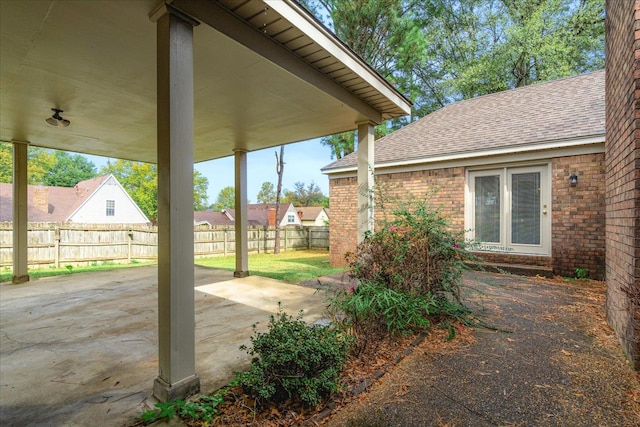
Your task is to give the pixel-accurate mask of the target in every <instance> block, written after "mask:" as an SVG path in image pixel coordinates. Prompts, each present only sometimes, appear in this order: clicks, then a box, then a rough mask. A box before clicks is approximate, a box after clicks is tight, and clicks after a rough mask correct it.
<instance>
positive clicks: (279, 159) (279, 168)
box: [273, 145, 284, 255]
mask: <svg viewBox="0 0 640 427" xmlns="http://www.w3.org/2000/svg"><path fill="white" fill-rule="evenodd" d="M275 154H276V173H277V174H278V187H277V189H276V233H275V234H276V235H275V242H274V245H273V253H274V254H275V255H278V254H279V253H280V224H279V223H278V221H277V219H278V218H280V194H281V193H282V176H283V174H284V145H281V146H280V156H278V152H277V151H276V153H275Z"/></svg>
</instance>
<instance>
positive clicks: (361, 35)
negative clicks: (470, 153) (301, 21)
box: [302, 0, 425, 159]
mask: <svg viewBox="0 0 640 427" xmlns="http://www.w3.org/2000/svg"><path fill="white" fill-rule="evenodd" d="M421 3H422V2H421V1H418V0H320V1H319V2H318V1H313V0H306V1H302V4H303V5H305V6H306V7H307V8H308V9H309V10H310V11H311V12H312V13H315V14H316V16H317V17H318V18H319V19H321V20H324V22H327V23H328V24H329V26H330V27H333V29H334V31H335V33H336V35H337V36H338V37H339V38H340V39H341V40H342V41H344V42H345V43H346V44H347V45H348V46H349V47H350V48H351V49H352V50H353V51H354V52H355V53H357V54H358V55H359V56H360V57H362V58H363V59H364V60H365V61H366V62H367V63H368V64H370V65H371V66H372V67H373V68H374V69H375V70H376V71H377V72H378V73H380V74H381V75H382V76H383V77H384V78H385V79H387V80H388V81H389V82H391V83H393V84H394V85H395V86H396V87H398V88H399V89H400V91H401V92H403V93H407V94H413V93H417V92H418V89H419V88H417V87H415V85H414V80H415V79H414V78H413V73H412V70H413V69H414V68H415V67H416V66H417V64H419V63H420V62H421V61H422V57H423V55H424V48H425V46H424V45H425V39H424V37H423V36H422V34H421V28H420V27H419V26H418V25H417V21H416V20H415V15H414V13H413V10H414V9H416V8H420V4H421ZM323 11H326V12H327V15H323ZM401 125H402V121H394V123H392V125H391V126H392V127H396V128H397V127H399V126H401ZM386 133H387V125H380V126H376V135H375V136H376V138H378V137H380V136H382V135H384V134H386ZM354 136H355V133H354V132H353V131H350V132H344V133H340V134H336V135H331V136H328V137H325V138H322V140H321V143H322V144H323V145H326V146H329V147H331V157H332V158H334V157H335V158H336V159H340V158H342V157H344V156H345V155H347V154H349V153H352V152H353V151H354V149H355V144H354V141H355V137H354Z"/></svg>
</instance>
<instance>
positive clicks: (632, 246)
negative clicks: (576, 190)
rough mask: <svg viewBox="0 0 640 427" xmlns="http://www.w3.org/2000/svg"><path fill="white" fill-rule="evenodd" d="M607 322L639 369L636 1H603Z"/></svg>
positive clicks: (639, 35) (639, 15)
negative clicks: (605, 75)
mask: <svg viewBox="0 0 640 427" xmlns="http://www.w3.org/2000/svg"><path fill="white" fill-rule="evenodd" d="M606 10H607V16H606V32H607V34H606V35H607V37H606V61H605V63H606V70H607V81H606V85H607V95H606V122H607V144H606V158H607V161H606V169H607V176H606V224H607V225H606V251H607V260H606V277H607V320H608V321H609V324H610V325H611V326H612V327H613V329H614V330H615V331H616V335H617V336H618V339H619V340H620V343H621V344H622V347H623V348H624V350H625V352H626V353H627V356H628V357H629V359H630V360H631V363H632V364H633V366H634V368H635V369H636V370H638V369H640V90H639V89H640V31H639V29H640V1H638V0H636V1H618V0H608V1H607V2H606Z"/></svg>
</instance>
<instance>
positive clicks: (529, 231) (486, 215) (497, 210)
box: [465, 165, 551, 255]
mask: <svg viewBox="0 0 640 427" xmlns="http://www.w3.org/2000/svg"><path fill="white" fill-rule="evenodd" d="M468 178H469V179H468V181H467V199H466V204H465V206H466V207H465V211H466V222H467V229H468V230H470V231H469V233H468V235H467V237H468V238H470V239H471V240H473V241H474V242H475V243H476V244H477V246H476V247H477V249H478V250H484V251H492V252H505V253H518V254H536V255H549V254H550V249H551V247H550V246H551V245H550V242H551V205H550V193H551V188H550V179H549V176H548V166H547V165H542V166H527V167H505V168H500V169H491V170H482V171H470V172H469V174H468Z"/></svg>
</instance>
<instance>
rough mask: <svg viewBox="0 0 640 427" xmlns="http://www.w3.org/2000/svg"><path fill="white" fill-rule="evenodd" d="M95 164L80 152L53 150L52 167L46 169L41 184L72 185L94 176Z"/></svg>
mask: <svg viewBox="0 0 640 427" xmlns="http://www.w3.org/2000/svg"><path fill="white" fill-rule="evenodd" d="M96 176H97V174H96V166H95V165H94V164H93V162H91V161H89V160H87V158H86V157H84V156H81V155H80V154H74V155H71V154H69V153H67V152H66V151H55V152H54V167H53V168H51V169H49V170H46V171H45V172H44V176H43V181H42V182H43V184H44V185H51V186H55V187H73V186H74V185H76V184H77V183H79V182H80V181H84V180H87V179H91V178H95V177H96Z"/></svg>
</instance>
